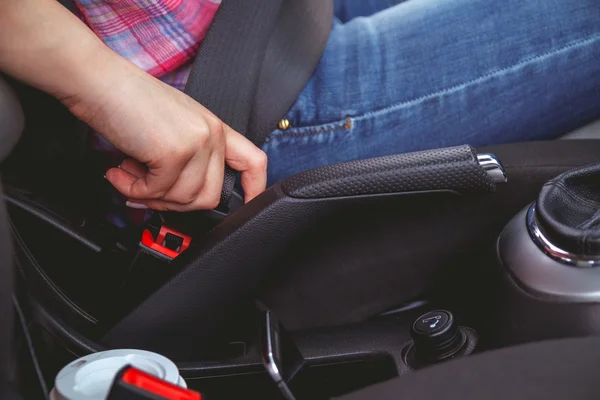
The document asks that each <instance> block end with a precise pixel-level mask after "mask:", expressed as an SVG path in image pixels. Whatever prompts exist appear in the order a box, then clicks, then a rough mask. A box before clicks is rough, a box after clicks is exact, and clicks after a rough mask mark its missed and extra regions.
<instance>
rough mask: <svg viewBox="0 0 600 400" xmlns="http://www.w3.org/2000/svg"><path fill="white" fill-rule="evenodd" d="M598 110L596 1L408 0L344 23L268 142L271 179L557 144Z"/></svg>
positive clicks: (599, 12)
mask: <svg viewBox="0 0 600 400" xmlns="http://www.w3.org/2000/svg"><path fill="white" fill-rule="evenodd" d="M598 117H600V2H598V1H597V0H527V1H524V0H503V1H498V0H408V1H405V2H402V3H400V4H397V5H395V6H393V7H391V8H388V9H386V10H384V11H381V12H378V13H376V14H373V15H371V16H367V17H359V18H353V19H351V20H350V21H348V22H346V23H341V22H339V20H336V22H335V23H334V27H333V30H332V33H331V36H330V39H329V42H328V45H327V48H326V50H325V53H324V55H323V57H322V59H321V61H320V63H319V65H318V67H317V69H316V71H315V72H314V74H313V76H312V78H311V79H310V80H309V82H308V83H307V85H306V87H305V89H304V90H303V92H302V93H301V94H300V96H299V98H298V99H297V101H296V103H295V104H294V105H293V107H292V108H291V110H290V111H289V113H288V115H287V116H286V118H287V119H288V120H289V122H290V127H289V128H287V129H278V130H275V131H273V132H272V133H271V134H270V135H269V136H268V138H267V140H266V142H265V144H264V146H263V149H264V150H265V151H266V152H267V154H268V156H269V182H270V183H273V182H276V181H279V180H281V179H283V178H285V177H287V176H289V175H292V174H294V173H297V172H300V171H303V170H307V169H310V168H315V167H319V166H323V165H327V164H333V163H339V162H344V161H349V160H356V159H364V158H369V157H376V156H383V155H389V154H396V153H402V152H408V151H416V150H422V149H427V148H436V147H442V146H451V145H458V144H463V143H468V144H471V145H474V146H480V145H487V144H499V143H507V142H516V141H526V140H538V139H550V138H554V137H556V136H558V135H560V134H563V133H565V132H568V131H570V130H572V129H574V128H577V127H579V126H582V125H584V124H586V123H588V122H590V121H592V120H594V119H596V118H598Z"/></svg>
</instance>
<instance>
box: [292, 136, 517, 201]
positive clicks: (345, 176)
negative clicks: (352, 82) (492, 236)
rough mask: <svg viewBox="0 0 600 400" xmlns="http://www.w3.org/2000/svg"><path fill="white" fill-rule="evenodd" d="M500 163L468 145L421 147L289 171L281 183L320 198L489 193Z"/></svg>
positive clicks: (294, 194)
mask: <svg viewBox="0 0 600 400" xmlns="http://www.w3.org/2000/svg"><path fill="white" fill-rule="evenodd" d="M505 179H506V178H505V177H504V172H503V169H502V166H501V165H500V164H499V163H498V162H497V161H496V160H495V158H494V157H493V156H491V155H481V156H478V155H477V153H476V152H475V150H474V149H473V148H472V147H471V146H467V145H465V146H458V147H450V148H446V149H435V150H426V151H420V152H416V153H408V154H399V155H394V156H388V157H379V158H372V159H368V160H360V161H352V162H347V163H343V164H337V165H331V166H327V167H322V168H318V169H314V170H311V171H307V172H303V173H300V174H298V175H294V176H292V177H291V178H289V179H287V180H285V181H284V182H283V183H282V189H283V191H284V192H285V193H286V194H287V195H288V196H290V197H294V198H301V199H322V198H333V197H348V196H365V195H378V194H390V193H407V192H421V191H432V190H448V191H455V192H458V193H461V194H469V193H486V192H494V191H495V189H496V183H499V182H502V181H504V180H505Z"/></svg>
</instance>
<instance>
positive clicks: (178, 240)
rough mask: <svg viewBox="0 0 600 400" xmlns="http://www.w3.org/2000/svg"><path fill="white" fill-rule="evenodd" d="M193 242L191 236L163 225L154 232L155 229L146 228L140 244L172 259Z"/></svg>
mask: <svg viewBox="0 0 600 400" xmlns="http://www.w3.org/2000/svg"><path fill="white" fill-rule="evenodd" d="M191 242H192V238H191V236H188V235H184V234H183V233H181V232H178V231H176V230H174V229H171V228H169V227H167V226H165V225H162V226H161V227H160V228H159V229H158V230H157V232H156V231H155V232H153V229H144V231H143V232H142V240H141V242H140V245H141V246H142V247H144V248H145V249H146V250H150V251H151V252H153V253H157V254H158V255H160V256H161V257H163V258H165V257H166V258H168V259H170V260H172V259H174V258H176V257H177V256H179V255H180V254H181V253H183V252H184V251H185V250H187V249H188V247H190V243H191Z"/></svg>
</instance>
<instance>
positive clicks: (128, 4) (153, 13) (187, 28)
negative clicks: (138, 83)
mask: <svg viewBox="0 0 600 400" xmlns="http://www.w3.org/2000/svg"><path fill="white" fill-rule="evenodd" d="M220 3H221V0H77V5H78V7H79V11H80V12H81V17H82V19H83V20H84V22H85V23H86V24H87V25H88V26H89V27H90V28H91V29H92V30H93V31H94V32H95V33H96V35H98V37H99V38H100V39H102V41H103V42H104V43H105V44H106V45H107V46H108V47H110V48H111V49H112V50H113V51H115V52H116V53H118V54H120V55H121V56H123V57H125V58H127V59H128V60H130V61H131V62H133V63H134V64H135V65H137V66H138V67H140V68H141V69H143V70H144V71H146V72H148V73H149V74H150V75H152V76H154V77H156V78H160V79H161V80H162V81H164V82H165V83H167V84H169V85H171V86H174V87H176V88H177V89H180V90H183V88H184V87H185V83H186V81H187V77H188V75H189V71H190V67H191V63H192V61H193V59H194V56H195V55H196V52H197V51H198V47H199V46H200V43H201V42H202V39H204V36H205V35H206V31H207V30H208V28H209V27H210V24H211V22H212V20H213V18H214V16H215V13H216V12H217V9H218V8H219V5H220Z"/></svg>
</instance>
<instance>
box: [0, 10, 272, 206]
mask: <svg viewBox="0 0 600 400" xmlns="http://www.w3.org/2000/svg"><path fill="white" fill-rule="evenodd" d="M0 71H2V72H6V73H7V74H9V75H12V76H14V77H15V78H17V79H20V80H22V81H24V82H27V83H29V84H30V85H32V86H35V87H37V88H39V89H41V90H44V91H46V92H48V93H50V94H52V95H54V96H56V97H57V98H59V99H61V100H62V101H63V103H64V104H65V105H67V106H68V107H69V109H70V110H71V112H73V114H75V115H76V116H77V117H79V118H80V119H81V120H83V121H84V122H86V123H88V124H89V125H90V126H91V127H92V128H93V129H94V130H96V131H97V132H98V133H100V134H101V135H102V136H103V137H104V138H106V139H107V140H108V141H109V142H111V143H112V144H113V145H114V146H115V147H117V148H118V149H119V150H121V151H123V152H124V153H125V154H127V155H129V156H130V157H131V159H129V160H126V161H125V162H124V163H123V164H122V165H121V168H113V169H111V170H109V171H107V173H106V178H107V179H108V180H109V181H110V182H111V183H112V184H113V185H114V186H115V187H116V188H117V189H118V190H119V191H120V192H121V193H123V194H124V195H125V196H127V197H128V198H129V199H130V205H131V206H134V207H138V208H141V207H149V208H153V209H156V210H173V211H190V210H198V209H211V208H214V207H216V206H217V205H218V203H219V199H220V196H221V188H222V185H223V173H224V170H225V163H227V164H228V165H229V166H230V167H232V168H233V169H235V170H238V171H240V172H242V186H243V188H244V191H245V195H246V201H248V200H250V199H252V198H253V197H255V196H256V195H258V194H259V193H260V192H262V191H263V190H264V189H265V186H266V174H267V173H266V165H267V158H266V155H265V154H264V153H263V152H262V151H261V150H259V149H258V148H257V147H255V146H254V145H253V144H252V143H251V142H250V141H248V140H247V139H246V138H244V137H243V136H242V135H240V134H239V133H237V132H235V131H234V130H232V129H231V128H229V127H228V126H227V125H225V124H224V123H223V122H221V121H220V120H219V119H218V118H216V117H215V116H214V115H213V114H212V113H211V112H209V111H208V110H207V109H205V108H204V107H202V106H201V105H199V104H198V103H196V102H195V101H193V100H192V99H191V98H190V97H188V96H186V95H185V94H183V93H181V92H180V91H178V90H176V89H174V88H171V87H170V86H168V85H166V84H164V83H162V82H160V81H159V80H157V79H155V78H153V77H151V76H150V75H148V74H146V73H145V72H144V71H142V70H141V69H139V68H137V67H136V66H135V65H133V64H131V63H130V62H129V61H127V60H125V59H124V58H122V57H120V56H119V55H117V54H116V53H114V52H112V51H111V50H110V49H109V48H108V47H106V46H105V45H104V43H102V42H101V41H100V40H99V39H98V38H97V37H96V35H95V34H94V33H93V32H92V31H91V30H90V29H89V28H88V27H86V26H85V24H83V23H82V22H81V21H80V20H79V19H78V18H76V17H75V16H74V15H72V14H71V13H70V12H69V11H67V10H66V9H65V8H64V7H62V6H61V5H60V4H59V3H58V2H57V1H55V0H0ZM136 160H137V161H136Z"/></svg>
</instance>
